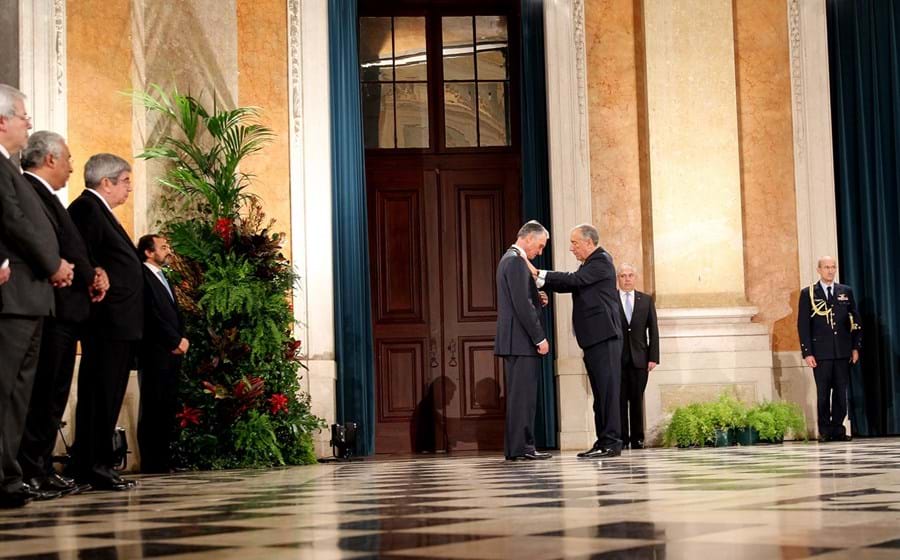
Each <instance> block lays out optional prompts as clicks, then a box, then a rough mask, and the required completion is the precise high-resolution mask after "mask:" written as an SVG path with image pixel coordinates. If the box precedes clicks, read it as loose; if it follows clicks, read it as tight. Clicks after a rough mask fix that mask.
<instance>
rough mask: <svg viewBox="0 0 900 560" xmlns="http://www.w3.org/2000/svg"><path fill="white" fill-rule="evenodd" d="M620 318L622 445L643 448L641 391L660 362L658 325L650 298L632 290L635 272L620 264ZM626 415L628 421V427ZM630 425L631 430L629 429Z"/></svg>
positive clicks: (642, 402)
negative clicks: (621, 339) (621, 336)
mask: <svg viewBox="0 0 900 560" xmlns="http://www.w3.org/2000/svg"><path fill="white" fill-rule="evenodd" d="M618 278H619V302H620V303H621V305H620V307H619V311H620V316H619V320H620V322H621V324H622V330H623V331H624V332H623V334H624V335H625V340H624V342H623V344H622V387H621V393H620V394H621V397H620V399H619V406H620V408H621V414H622V445H624V446H628V445H631V448H632V449H643V448H644V390H645V389H646V388H647V377H648V375H647V374H648V373H649V372H651V371H653V368H655V367H656V366H657V364H659V328H658V327H657V324H656V306H655V305H653V299H652V298H651V297H650V296H649V295H647V294H645V293H643V292H639V291H637V290H635V289H634V280H635V272H634V267H633V266H631V265H630V264H623V265H621V266H620V267H619V274H618ZM629 418H630V419H631V423H630V426H629V422H628V420H629ZM629 428H630V429H629Z"/></svg>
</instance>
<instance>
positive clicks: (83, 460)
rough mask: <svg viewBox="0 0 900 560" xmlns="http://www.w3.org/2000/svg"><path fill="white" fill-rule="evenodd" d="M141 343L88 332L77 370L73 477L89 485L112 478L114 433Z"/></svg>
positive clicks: (83, 341)
mask: <svg viewBox="0 0 900 560" xmlns="http://www.w3.org/2000/svg"><path fill="white" fill-rule="evenodd" d="M137 345H138V343H137V342H136V341H131V340H110V339H108V338H105V337H101V336H97V335H94V334H91V333H85V335H84V338H83V340H82V343H81V347H82V354H81V366H80V367H79V369H78V406H77V408H76V409H75V444H74V448H73V451H72V466H71V468H72V471H71V474H72V475H73V476H74V477H75V478H76V479H79V480H85V481H87V482H90V481H91V479H94V478H96V477H100V478H101V479H108V478H110V470H111V468H112V467H113V442H112V438H113V433H114V431H115V428H116V422H117V421H118V418H119V410H120V409H121V408H122V401H123V399H124V398H125V391H126V389H127V388H128V376H129V373H130V371H131V366H132V364H133V362H134V356H135V350H136V349H137Z"/></svg>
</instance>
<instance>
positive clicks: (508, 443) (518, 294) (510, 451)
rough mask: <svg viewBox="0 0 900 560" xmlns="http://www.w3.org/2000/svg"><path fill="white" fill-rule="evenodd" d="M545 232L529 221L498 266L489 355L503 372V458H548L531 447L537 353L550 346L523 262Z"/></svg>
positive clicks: (543, 242)
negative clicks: (498, 360)
mask: <svg viewBox="0 0 900 560" xmlns="http://www.w3.org/2000/svg"><path fill="white" fill-rule="evenodd" d="M549 238H550V234H549V233H548V232H547V230H546V229H545V228H544V226H542V225H541V224H539V223H537V222H535V221H532V222H528V223H527V224H525V225H524V226H522V227H521V229H519V233H518V238H517V239H516V242H515V244H513V245H512V246H511V247H510V248H509V249H508V250H507V251H506V254H504V255H503V257H502V258H501V259H500V263H499V264H498V265H497V309H498V312H497V336H496V338H495V339H494V354H495V355H497V356H502V357H503V359H504V366H505V368H504V369H505V372H506V435H505V438H504V442H503V443H504V452H505V455H506V460H508V461H520V460H539V459H549V458H550V457H551V455H550V454H549V453H543V452H540V451H537V450H536V449H535V447H534V416H535V413H536V411H537V389H538V380H539V376H540V370H541V356H543V355H545V354H547V352H549V351H550V344H549V342H548V341H547V336H546V335H545V334H544V327H543V326H542V325H541V320H540V314H539V312H538V307H539V305H540V296H539V295H538V291H537V287H536V286H535V283H534V279H533V278H532V276H531V274H529V272H528V264H526V263H528V260H530V259H533V258H535V257H537V256H538V255H540V254H541V253H542V252H543V250H544V246H545V245H546V244H547V240H548V239H549Z"/></svg>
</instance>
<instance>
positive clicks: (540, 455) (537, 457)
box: [525, 451, 553, 461]
mask: <svg viewBox="0 0 900 560" xmlns="http://www.w3.org/2000/svg"><path fill="white" fill-rule="evenodd" d="M552 457H553V455H551V454H549V453H544V452H543V451H531V452H529V453H526V454H525V459H526V460H528V461H542V460H544V459H550V458H552Z"/></svg>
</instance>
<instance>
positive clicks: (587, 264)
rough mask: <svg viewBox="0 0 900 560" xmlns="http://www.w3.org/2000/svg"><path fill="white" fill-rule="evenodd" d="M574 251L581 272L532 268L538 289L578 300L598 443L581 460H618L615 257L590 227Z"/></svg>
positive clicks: (572, 245)
mask: <svg viewBox="0 0 900 560" xmlns="http://www.w3.org/2000/svg"><path fill="white" fill-rule="evenodd" d="M569 250H570V251H571V252H572V254H573V255H575V258H576V259H578V260H579V261H580V262H581V266H580V267H579V268H578V270H577V271H575V272H554V271H547V270H536V269H534V267H531V268H532V274H534V275H535V278H536V281H537V287H538V288H545V289H546V290H547V291H548V292H561V293H571V294H572V303H573V306H572V323H573V326H574V327H575V339H576V340H577V341H578V346H579V347H581V349H582V350H583V351H584V365H585V367H586V368H587V374H588V379H589V380H590V383H591V392H592V393H593V394H594V428H595V430H596V432H597V440H596V441H595V442H594V445H593V446H591V448H590V449H588V450H587V451H583V452H581V453H579V454H578V456H579V457H589V458H602V457H615V456H617V455H620V454H621V453H622V440H621V439H620V437H619V433H620V429H621V428H620V426H619V424H620V422H621V418H620V416H619V390H620V384H621V382H622V377H621V375H622V374H621V368H622V328H621V324H620V322H619V302H618V299H619V296H618V293H617V292H616V269H615V267H614V266H613V260H612V257H611V256H610V255H609V253H607V252H606V251H604V250H603V248H602V247H600V234H599V233H598V232H597V228H595V227H594V226H592V225H589V224H583V225H580V226H577V227H575V229H573V230H572V233H571V235H570V237H569Z"/></svg>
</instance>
